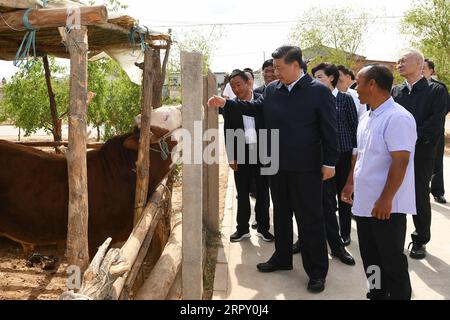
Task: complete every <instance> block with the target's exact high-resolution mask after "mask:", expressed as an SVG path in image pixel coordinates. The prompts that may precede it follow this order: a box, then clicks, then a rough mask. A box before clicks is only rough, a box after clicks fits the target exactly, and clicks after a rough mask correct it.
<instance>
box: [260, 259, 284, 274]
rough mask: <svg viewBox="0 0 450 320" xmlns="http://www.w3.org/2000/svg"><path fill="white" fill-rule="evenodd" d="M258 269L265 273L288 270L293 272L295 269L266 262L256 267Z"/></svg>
mask: <svg viewBox="0 0 450 320" xmlns="http://www.w3.org/2000/svg"><path fill="white" fill-rule="evenodd" d="M256 268H258V270H259V272H263V273H269V272H274V271H279V270H281V271H287V270H292V269H293V267H292V266H280V265H278V264H274V263H272V262H270V261H268V262H265V263H260V264H258V265H257V266H256Z"/></svg>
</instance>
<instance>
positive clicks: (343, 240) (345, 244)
mask: <svg viewBox="0 0 450 320" xmlns="http://www.w3.org/2000/svg"><path fill="white" fill-rule="evenodd" d="M351 243H352V238H350V237H348V238H342V244H343V245H344V247H348V246H349V245H350V244H351Z"/></svg>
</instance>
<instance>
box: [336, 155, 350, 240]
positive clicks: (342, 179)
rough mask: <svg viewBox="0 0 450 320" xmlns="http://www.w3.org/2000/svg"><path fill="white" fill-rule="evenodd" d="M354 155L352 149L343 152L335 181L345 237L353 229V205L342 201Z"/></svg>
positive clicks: (341, 228)
mask: <svg viewBox="0 0 450 320" xmlns="http://www.w3.org/2000/svg"><path fill="white" fill-rule="evenodd" d="M352 156H353V154H352V151H348V152H344V153H341V154H340V155H339V160H338V162H337V165H336V177H335V181H336V182H335V183H336V191H337V192H336V196H337V199H338V204H339V205H338V208H339V227H340V231H341V236H342V238H345V239H348V238H350V235H351V231H352V206H351V205H349V204H348V203H345V202H343V201H341V193H342V190H343V189H344V187H345V185H346V183H347V179H348V175H349V174H350V170H351V168H352ZM335 212H336V211H335Z"/></svg>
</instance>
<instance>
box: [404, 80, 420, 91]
mask: <svg viewBox="0 0 450 320" xmlns="http://www.w3.org/2000/svg"><path fill="white" fill-rule="evenodd" d="M422 78H423V76H421V77H420V79H419V80H417V81H416V82H414V83H413V84H409V82H408V80H405V83H406V87H407V88H408V90H409V92H410V93H411V91H412V89H413V88H414V85H415V84H416V83H417V82H419V81H420V80H422Z"/></svg>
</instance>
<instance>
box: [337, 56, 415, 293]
mask: <svg viewBox="0 0 450 320" xmlns="http://www.w3.org/2000/svg"><path fill="white" fill-rule="evenodd" d="M393 81H394V76H393V75H392V72H391V71H390V70H389V69H388V68H387V67H385V66H382V65H374V66H369V67H366V68H364V69H362V70H361V71H360V73H359V74H358V77H357V82H358V93H359V96H360V97H361V102H363V103H367V104H368V105H370V107H371V111H370V112H368V113H367V114H366V115H365V116H364V117H363V120H362V121H361V123H360V124H359V127H358V155H357V157H355V159H354V164H353V168H352V170H351V172H350V175H349V178H348V181H347V185H346V186H345V188H344V190H343V192H342V196H341V198H342V201H345V202H347V203H349V204H353V214H354V215H355V216H356V219H357V226H358V238H359V246H360V252H361V257H362V260H363V264H364V270H365V272H366V274H367V278H368V280H369V281H373V276H374V272H375V273H376V272H377V271H378V273H376V274H375V276H376V278H377V279H378V280H379V281H375V282H374V283H370V292H369V294H368V295H367V297H368V298H369V299H371V300H386V299H388V300H409V299H411V282H410V278H409V273H408V259H407V258H406V255H405V254H404V249H405V237H406V217H407V215H416V198H415V187H414V153H415V147H416V141H417V128H416V122H415V119H414V117H413V116H412V114H411V113H409V112H408V111H407V110H406V109H405V108H403V107H402V106H401V105H399V104H397V103H395V101H394V99H393V98H392V97H391V94H390V91H391V88H392V85H393ZM399 133H401V134H399ZM353 193H354V200H353V201H352V194H353Z"/></svg>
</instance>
